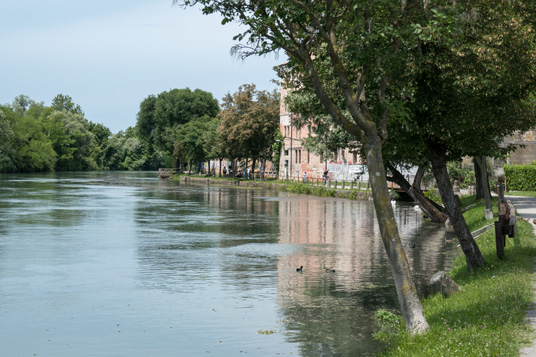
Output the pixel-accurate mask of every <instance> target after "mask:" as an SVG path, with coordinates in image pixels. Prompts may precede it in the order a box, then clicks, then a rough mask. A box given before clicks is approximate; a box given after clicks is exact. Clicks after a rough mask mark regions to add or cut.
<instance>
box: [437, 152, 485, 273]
mask: <svg viewBox="0 0 536 357" xmlns="http://www.w3.org/2000/svg"><path fill="white" fill-rule="evenodd" d="M427 147H428V150H429V153H430V162H431V164H432V171H433V173H434V176H435V179H436V181H437V185H438V187H439V192H440V194H441V199H442V200H443V204H444V205H445V208H446V209H447V214H448V216H449V219H450V223H451V224H452V226H453V227H454V231H455V232H456V235H457V236H458V241H459V243H460V246H461V248H462V250H463V253H464V254H465V260H466V262H467V269H468V270H470V269H473V268H480V267H482V266H484V257H483V256H482V253H481V252H480V249H479V248H478V245H477V244H476V242H475V240H474V239H473V236H472V235H471V232H470V231H469V227H468V226H467V222H465V218H463V214H462V211H461V210H460V207H459V206H458V203H457V201H456V198H455V197H454V191H453V190H452V185H451V183H450V179H449V174H448V172H447V161H446V158H445V151H444V150H443V148H442V147H439V146H438V145H435V144H433V143H427Z"/></svg>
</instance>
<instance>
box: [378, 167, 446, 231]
mask: <svg viewBox="0 0 536 357" xmlns="http://www.w3.org/2000/svg"><path fill="white" fill-rule="evenodd" d="M387 168H388V169H389V171H391V173H392V174H393V176H392V180H393V182H394V183H396V184H397V185H398V186H400V187H401V188H402V189H403V190H404V191H405V192H406V193H407V194H408V195H409V197H411V199H412V200H413V201H415V203H416V204H417V205H418V206H419V207H420V209H421V210H422V211H423V213H424V214H425V215H426V216H428V217H429V218H430V219H431V220H432V221H434V222H439V223H444V222H445V221H446V220H447V218H448V216H447V215H446V214H444V213H443V212H441V211H440V210H439V209H438V208H437V207H436V206H434V205H433V204H432V203H431V202H430V201H429V200H428V198H426V197H425V196H424V194H423V193H422V191H421V189H420V183H417V186H415V182H414V185H413V186H412V185H410V183H409V182H408V181H407V180H406V178H405V177H404V175H402V174H401V173H400V171H398V170H397V169H396V168H395V167H394V166H393V165H391V164H389V163H388V164H387ZM419 169H420V167H419ZM422 171H424V170H422ZM421 177H422V176H421ZM417 179H418V180H419V181H420V179H419V178H418V177H416V180H417Z"/></svg>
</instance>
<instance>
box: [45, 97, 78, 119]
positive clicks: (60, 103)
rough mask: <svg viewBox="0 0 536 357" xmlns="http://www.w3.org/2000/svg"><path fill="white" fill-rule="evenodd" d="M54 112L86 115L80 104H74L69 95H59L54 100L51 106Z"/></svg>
mask: <svg viewBox="0 0 536 357" xmlns="http://www.w3.org/2000/svg"><path fill="white" fill-rule="evenodd" d="M50 107H51V108H52V109H54V110H58V111H65V112H70V113H73V114H80V115H82V116H83V115H84V112H83V111H82V108H81V107H80V105H79V104H76V103H74V102H73V98H71V97H70V96H68V95H63V94H58V95H57V96H55V97H54V99H52V104H51V106H50Z"/></svg>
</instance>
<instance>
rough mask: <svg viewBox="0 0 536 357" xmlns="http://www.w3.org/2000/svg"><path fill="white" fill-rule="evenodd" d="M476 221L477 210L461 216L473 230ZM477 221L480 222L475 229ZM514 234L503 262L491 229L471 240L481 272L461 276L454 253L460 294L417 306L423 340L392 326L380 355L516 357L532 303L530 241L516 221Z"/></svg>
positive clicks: (535, 241) (383, 335)
mask: <svg viewBox="0 0 536 357" xmlns="http://www.w3.org/2000/svg"><path fill="white" fill-rule="evenodd" d="M466 201H467V200H466ZM494 206H496V203H494ZM495 214H496V213H495ZM481 215H483V205H482V204H480V205H478V206H476V207H474V208H472V209H471V210H470V211H469V212H467V213H466V214H465V216H466V219H468V221H469V222H468V224H469V225H470V226H473V227H475V226H479V225H482V224H484V225H485V222H482V221H481V220H480V218H479V217H480V216H481ZM477 220H478V221H481V222H479V223H478V224H476V225H475V221H477ZM516 233H517V237H516V238H514V239H512V238H506V239H507V245H506V248H505V257H504V258H503V259H498V258H497V256H496V248H495V231H494V230H493V229H491V230H489V231H487V232H486V233H484V234H483V235H481V236H479V237H478V238H477V243H478V246H479V247H480V250H481V251H482V254H483V255H484V259H485V261H486V266H485V267H484V268H483V269H478V270H474V271H467V268H466V263H465V257H464V256H463V254H462V252H461V251H460V256H459V257H458V258H457V259H456V260H455V265H454V268H453V269H452V271H451V272H450V273H449V275H450V276H451V277H452V278H453V279H454V280H455V281H456V282H457V283H458V284H459V285H460V286H461V287H462V289H463V291H461V292H459V293H457V294H455V295H453V296H451V297H449V298H444V297H443V296H442V295H440V294H438V295H433V296H430V297H428V298H427V299H425V300H424V301H423V308H424V311H425V315H426V318H427V320H428V323H429V324H430V331H429V332H428V333H426V334H424V335H421V336H415V337H412V336H408V335H406V334H405V332H404V328H403V326H398V325H397V324H396V323H391V325H392V326H391V328H392V329H391V330H390V332H387V331H389V330H388V329H387V330H384V331H383V332H380V333H378V337H379V338H380V339H383V340H384V341H389V342H390V349H388V350H386V351H384V353H383V354H382V355H384V356H519V349H520V348H521V347H522V346H523V345H526V344H530V343H531V341H532V339H531V337H532V334H533V333H532V331H531V328H530V326H529V325H528V323H527V321H526V319H525V316H526V312H527V310H528V308H529V305H530V304H531V303H532V302H533V301H534V294H533V291H532V286H533V282H534V281H533V280H534V274H533V272H534V257H535V256H536V237H535V236H534V233H533V228H532V225H531V224H530V223H528V222H526V221H521V220H518V223H517V232H516ZM380 315H381V314H380ZM383 315H386V314H385V313H384V314H383ZM387 316H388V318H386V319H385V318H384V323H385V324H386V325H389V324H390V323H389V321H393V316H390V315H389V314H387ZM397 321H401V318H398V319H397ZM393 326H396V328H394V329H393Z"/></svg>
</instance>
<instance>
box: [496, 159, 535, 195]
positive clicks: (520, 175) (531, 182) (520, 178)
mask: <svg viewBox="0 0 536 357" xmlns="http://www.w3.org/2000/svg"><path fill="white" fill-rule="evenodd" d="M504 174H505V176H506V184H507V189H508V191H536V166H535V165H505V166H504Z"/></svg>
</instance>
